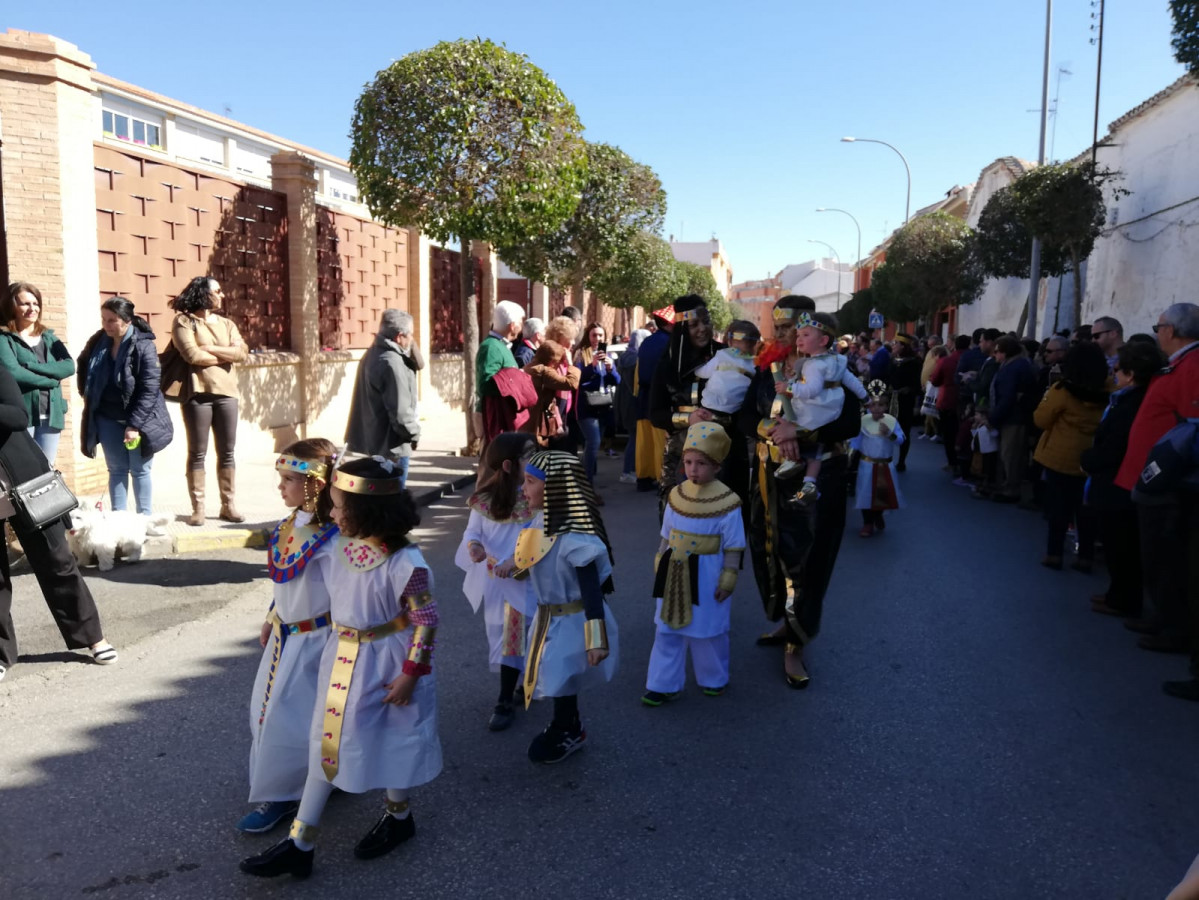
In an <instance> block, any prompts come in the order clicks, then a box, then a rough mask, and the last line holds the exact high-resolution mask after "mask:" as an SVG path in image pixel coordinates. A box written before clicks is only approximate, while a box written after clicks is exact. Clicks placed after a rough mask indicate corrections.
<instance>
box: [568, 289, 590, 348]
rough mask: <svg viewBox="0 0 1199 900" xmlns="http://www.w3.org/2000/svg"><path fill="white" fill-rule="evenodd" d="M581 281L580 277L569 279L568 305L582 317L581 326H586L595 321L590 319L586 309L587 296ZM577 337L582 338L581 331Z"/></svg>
mask: <svg viewBox="0 0 1199 900" xmlns="http://www.w3.org/2000/svg"><path fill="white" fill-rule="evenodd" d="M583 281H584V279H583V276H582V275H575V276H574V278H572V279H571V283H570V305H571V306H574V307H577V308H578V310H579V312H580V313H582V315H583V324H584V325H586V324H587V323H588V322H594V321H595V319H593V318H592V317H591V310H589V309H588V308H587V296H586V293H585V289H584V287H583ZM593 299H594V298H593ZM579 337H580V338H582V337H583V334H582V332H581V331H580V333H579Z"/></svg>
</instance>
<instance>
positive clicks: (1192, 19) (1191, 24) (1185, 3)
mask: <svg viewBox="0 0 1199 900" xmlns="http://www.w3.org/2000/svg"><path fill="white" fill-rule="evenodd" d="M1170 14H1171V15H1172V16H1173V17H1174V32H1173V35H1174V39H1173V40H1172V41H1170V46H1171V47H1173V48H1174V58H1175V59H1176V60H1178V61H1179V62H1180V63H1182V64H1183V65H1184V66H1186V69H1187V71H1188V72H1190V73H1191V74H1192V75H1195V76H1199V0H1170Z"/></svg>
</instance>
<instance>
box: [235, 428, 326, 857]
mask: <svg viewBox="0 0 1199 900" xmlns="http://www.w3.org/2000/svg"><path fill="white" fill-rule="evenodd" d="M336 453H337V448H335V447H334V446H333V444H331V443H330V442H329V441H326V440H324V439H321V438H313V439H310V440H304V441H298V442H296V443H294V444H292V445H291V446H289V447H287V449H285V450H284V451H283V453H282V455H280V456H279V458H278V459H277V460H276V461H275V469H276V470H277V471H278V472H279V493H280V494H281V495H282V497H283V502H284V503H286V504H287V505H288V506H290V507H292V512H291V514H290V515H289V516H288V517H287V518H286V519H284V520H283V521H282V522H280V523H279V525H278V527H276V528H275V531H274V533H273V534H272V535H271V541H270V546H269V548H268V550H267V572H268V574H269V575H270V577H271V581H273V582H274V583H275V585H274V596H273V599H272V601H271V605H270V609H269V610H268V612H267V620H266V622H265V623H264V624H263V626H262V633H261V635H260V637H259V643H260V644H261V645H262V647H263V653H262V660H261V661H260V662H259V664H258V675H257V677H256V678H255V679H254V691H253V693H252V694H251V695H250V802H251V803H256V804H258V805H257V807H256V808H255V809H253V810H251V811H250V812H249V813H247V814H246V815H245V816H243V817H242V819H241V821H239V822H238V823H237V829H238V830H239V831H242V832H245V833H248V834H259V833H262V832H265V831H270V830H271V829H272V828H274V827H275V826H276V825H278V824H279V822H281V821H283V820H284V819H285V818H287V817H288V816H291V815H293V814H294V813H295V811H296V807H297V806H298V803H299V799H300V794H301V792H302V791H303V790H304V780H305V778H306V777H307V775H308V732H309V730H310V727H311V724H312V710H313V707H314V706H315V705H316V696H317V675H318V670H319V669H320V662H321V652H322V651H323V650H324V647H325V641H326V640H327V639H328V637H329V623H330V621H331V620H330V618H329V591H328V589H327V588H326V586H325V575H326V573H327V571H328V567H329V565H330V563H331V562H332V561H333V556H332V550H333V547H332V544H331V543H330V541H331V540H332V539H333V538H335V537H336V536H337V526H336V525H334V524H333V522H332V521H331V519H330V518H329V512H330V508H331V506H332V501H331V500H330V498H329V486H328V480H329V471H330V470H331V469H332V468H333V460H334V457H335V456H336Z"/></svg>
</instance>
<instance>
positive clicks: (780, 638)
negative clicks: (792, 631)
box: [754, 631, 787, 647]
mask: <svg viewBox="0 0 1199 900" xmlns="http://www.w3.org/2000/svg"><path fill="white" fill-rule="evenodd" d="M754 643H755V644H757V645H758V646H759V647H781V646H782V645H783V644H785V643H787V635H786V634H785V633H784V632H782V631H768V632H766V633H765V634H760V635H758V639H757V640H756V641H754Z"/></svg>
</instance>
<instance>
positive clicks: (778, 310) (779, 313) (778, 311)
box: [771, 306, 799, 322]
mask: <svg viewBox="0 0 1199 900" xmlns="http://www.w3.org/2000/svg"><path fill="white" fill-rule="evenodd" d="M771 316H773V317H774V321H776V322H793V321H795V320H796V319H797V318H799V310H798V309H791V308H789V307H786V306H776V307H775V308H774V312H772V313H771Z"/></svg>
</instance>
